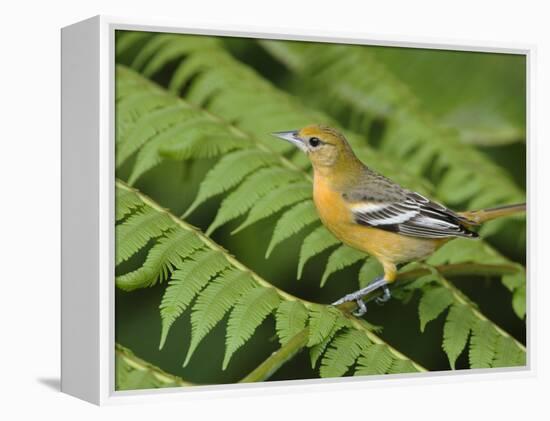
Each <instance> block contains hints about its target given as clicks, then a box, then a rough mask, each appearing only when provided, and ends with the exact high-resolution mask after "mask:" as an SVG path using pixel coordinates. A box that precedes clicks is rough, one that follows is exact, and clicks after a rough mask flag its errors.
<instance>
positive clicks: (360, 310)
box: [332, 277, 391, 317]
mask: <svg viewBox="0 0 550 421" xmlns="http://www.w3.org/2000/svg"><path fill="white" fill-rule="evenodd" d="M387 284H388V282H387V281H386V280H385V279H384V278H383V277H380V278H377V279H375V280H374V281H373V282H371V283H370V284H368V285H367V286H366V287H364V288H361V289H360V290H357V291H355V292H352V293H351V294H347V295H344V296H343V297H342V298H340V299H339V300H337V301H335V302H333V303H332V305H334V306H337V305H340V304H343V303H347V302H351V301H355V303H356V304H357V310H355V311H354V312H353V315H354V316H357V317H361V316H363V315H364V314H365V313H366V312H367V305H366V304H365V302H364V301H363V297H364V296H366V295H368V294H370V293H371V292H373V291H376V290H377V289H378V288H384V296H383V297H381V299H382V300H383V301H382V302H385V301H387V300H389V298H390V297H391V293H390V291H389V289H388V287H387Z"/></svg>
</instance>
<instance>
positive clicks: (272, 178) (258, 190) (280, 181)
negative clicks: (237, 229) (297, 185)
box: [206, 167, 298, 235]
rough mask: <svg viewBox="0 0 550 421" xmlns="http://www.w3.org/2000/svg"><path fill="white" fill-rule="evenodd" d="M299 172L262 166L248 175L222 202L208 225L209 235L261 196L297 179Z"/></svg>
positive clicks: (252, 204)
mask: <svg viewBox="0 0 550 421" xmlns="http://www.w3.org/2000/svg"><path fill="white" fill-rule="evenodd" d="M297 177H298V176H297V174H296V173H294V172H292V171H289V170H288V169H284V168H280V167H273V168H262V169H260V170H258V171H257V172H255V173H254V174H252V175H250V176H248V177H247V178H246V179H245V181H244V182H243V183H242V184H241V185H240V186H239V187H238V188H237V189H236V190H235V191H233V192H232V193H230V194H229V195H228V196H227V197H226V198H225V199H224V201H223V202H222V204H221V206H220V209H219V211H218V213H217V215H216V218H215V219H214V222H212V224H211V225H210V227H208V230H207V231H206V234H207V235H210V234H211V233H212V232H214V231H215V230H216V229H217V228H219V227H221V226H222V225H224V224H226V223H227V222H229V221H231V220H233V219H235V218H238V217H239V216H241V215H243V214H244V213H246V212H247V211H248V210H249V209H250V208H252V207H253V206H254V204H255V203H256V202H257V201H258V199H260V198H261V197H263V196H265V195H266V194H267V193H269V192H270V191H272V190H273V189H275V188H277V187H278V186H281V185H284V184H288V183H292V182H293V181H296V179H297Z"/></svg>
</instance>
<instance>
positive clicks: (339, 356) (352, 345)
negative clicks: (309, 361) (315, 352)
mask: <svg viewBox="0 0 550 421" xmlns="http://www.w3.org/2000/svg"><path fill="white" fill-rule="evenodd" d="M369 345H371V342H370V341H369V339H368V338H367V337H366V336H365V334H364V333H363V332H359V331H357V330H349V329H348V330H346V331H345V332H344V333H341V334H339V335H338V336H337V337H336V338H335V339H334V340H333V341H332V342H331V344H330V346H329V348H328V350H327V351H326V352H325V353H324V356H323V359H322V361H321V368H320V369H319V373H320V374H321V377H341V376H343V375H344V374H346V372H347V371H348V370H349V368H350V367H351V366H352V365H353V364H354V363H355V361H356V360H357V358H358V357H359V355H361V354H362V353H363V352H364V351H365V350H366V349H367V347H368V346H369Z"/></svg>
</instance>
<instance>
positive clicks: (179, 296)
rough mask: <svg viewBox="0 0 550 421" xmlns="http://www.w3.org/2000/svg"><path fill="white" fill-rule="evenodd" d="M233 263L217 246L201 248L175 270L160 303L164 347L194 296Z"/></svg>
mask: <svg viewBox="0 0 550 421" xmlns="http://www.w3.org/2000/svg"><path fill="white" fill-rule="evenodd" d="M227 267H229V262H228V261H227V259H226V257H225V255H224V254H223V253H221V252H219V251H217V250H201V251H198V252H197V253H195V254H194V255H193V256H192V258H190V259H187V260H185V261H184V262H183V263H182V264H181V265H180V266H179V267H178V270H176V271H175V272H174V273H173V274H172V279H171V280H170V282H169V284H168V287H167V288H166V291H165V293H164V296H163V297H162V302H161V304H160V316H161V319H162V332H161V337H160V345H159V349H162V347H163V346H164V343H165V341H166V337H167V336H168V332H169V331H170V328H171V327H172V324H173V323H174V322H175V321H176V319H177V318H178V317H179V316H180V315H181V314H182V313H183V312H184V311H185V310H186V309H187V307H188V306H189V304H190V303H191V300H193V298H195V296H196V295H197V294H198V293H199V291H200V290H201V289H203V288H204V286H205V285H206V284H207V283H208V281H210V279H212V278H213V277H214V276H216V275H217V274H218V273H219V272H221V271H223V270H224V269H226V268H227Z"/></svg>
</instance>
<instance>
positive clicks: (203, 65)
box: [115, 31, 526, 384]
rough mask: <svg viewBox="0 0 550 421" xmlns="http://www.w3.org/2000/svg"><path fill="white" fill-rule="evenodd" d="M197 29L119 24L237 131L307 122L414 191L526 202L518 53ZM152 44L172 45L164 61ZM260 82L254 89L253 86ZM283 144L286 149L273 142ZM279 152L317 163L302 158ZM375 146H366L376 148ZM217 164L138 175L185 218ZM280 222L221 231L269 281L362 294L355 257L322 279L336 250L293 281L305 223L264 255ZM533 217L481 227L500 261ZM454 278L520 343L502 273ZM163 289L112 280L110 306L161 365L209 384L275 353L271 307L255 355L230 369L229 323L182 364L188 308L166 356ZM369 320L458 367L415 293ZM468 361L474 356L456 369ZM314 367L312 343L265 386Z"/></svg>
mask: <svg viewBox="0 0 550 421" xmlns="http://www.w3.org/2000/svg"><path fill="white" fill-rule="evenodd" d="M129 34H132V36H128V35H129ZM179 37H181V38H185V36H179ZM188 38H189V39H196V38H201V41H200V43H198V44H197V45H199V46H200V48H199V49H195V50H193V49H190V48H182V49H181V50H177V49H174V50H173V51H172V52H171V53H170V51H169V52H166V51H167V50H168V48H165V47H166V44H164V45H163V42H162V41H159V40H160V39H161V36H160V35H159V34H153V33H128V32H121V31H118V33H117V45H116V47H117V57H116V61H117V63H118V64H120V65H124V66H128V67H131V68H134V69H135V70H137V71H139V72H141V73H142V74H143V75H144V76H145V77H147V78H149V79H150V80H152V81H154V82H155V83H158V84H159V86H161V87H163V88H164V89H169V90H171V92H173V93H174V95H178V96H180V97H182V98H183V99H185V100H187V101H189V102H191V103H193V104H196V105H197V106H200V107H201V108H203V109H206V110H209V111H210V112H212V113H213V114H215V115H217V116H219V117H221V118H222V119H224V120H226V121H228V122H230V123H231V124H233V125H235V126H236V127H239V128H240V129H242V130H243V131H245V132H252V133H254V134H255V135H257V136H259V137H263V138H264V139H265V142H277V140H275V139H271V138H270V137H269V135H268V134H269V133H270V132H273V131H280V130H290V129H295V128H298V127H299V126H300V125H305V124H309V123H324V124H329V125H336V126H337V127H339V128H341V129H342V130H345V131H347V132H349V133H350V136H352V137H353V138H354V139H356V142H357V143H363V144H364V145H365V146H366V147H368V148H370V149H369V150H372V151H373V152H372V154H373V155H372V157H373V160H372V161H369V160H368V159H364V161H365V163H366V164H367V165H369V166H372V167H373V168H375V169H377V170H379V171H380V172H382V173H384V174H385V175H387V176H390V177H392V178H394V177H398V181H399V182H400V183H401V184H403V185H404V186H405V187H410V188H414V189H417V188H418V185H417V184H414V185H411V184H409V180H412V179H414V180H415V183H420V185H421V187H422V188H423V189H424V190H423V192H424V193H426V194H428V195H430V196H431V197H433V198H434V199H436V200H439V201H441V202H444V203H445V204H447V205H449V206H452V207H453V208H455V209H457V210H461V209H466V208H481V207H484V206H490V205H496V204H504V203H512V202H518V201H523V200H524V199H525V192H526V144H525V132H526V121H525V114H526V112H525V110H526V80H525V78H526V62H525V56H523V55H515V54H495V53H479V52H459V51H445V50H435V49H431V50H428V49H413V48H397V47H371V46H351V45H337V44H322V43H303V42H290V41H273V40H257V39H245V38H231V37H188ZM166 42H167V41H166ZM201 43H202V44H204V45H202V46H201ZM155 46H156V48H155ZM162 48H164V50H162ZM144 51H145V52H147V51H149V53H147V54H145V53H144ZM156 51H164V52H165V53H164V55H163V56H161V57H159V55H155V52H156ZM155 58H156V59H157V64H155ZM193 60H195V61H194V62H193ZM184 61H187V62H188V65H189V67H188V68H192V69H194V74H193V76H192V77H190V78H188V79H186V82H185V83H184V84H181V85H178V84H177V83H175V82H174V80H175V79H177V77H175V75H177V74H178V73H177V72H178V69H179V68H180V67H179V66H180V64H181V63H182V62H184ZM194 63H196V64H194ZM242 75H245V76H246V77H244V76H242ZM252 80H254V83H252V82H251V81H252ZM176 82H177V81H176ZM256 84H257V85H256ZM254 90H256V92H257V96H256V97H254V95H252V96H245V94H246V93H247V92H249V93H250V92H252V93H253V92H254ZM266 92H268V93H266ZM268 96H269V99H266V97H268ZM347 132H346V134H347ZM273 147H274V148H275V149H277V148H283V146H281V145H279V144H274V146H273ZM280 151H281V153H284V154H286V155H287V156H289V158H290V159H292V160H293V161H294V162H296V163H297V164H298V165H300V166H303V167H304V168H308V167H307V163H306V162H305V161H304V160H303V157H300V156H295V155H291V154H293V152H292V151H287V150H283V149H280ZM369 153H370V152H369ZM369 156H371V155H369V154H368V153H367V154H366V158H368V157H369ZM380 156H381V157H384V160H382V159H379V157H380ZM374 157H376V159H374ZM215 162H216V159H212V160H210V159H201V160H192V161H184V162H176V161H168V160H165V161H162V162H161V163H160V165H158V166H156V167H154V168H152V169H151V170H149V171H147V172H145V173H144V174H143V175H141V176H140V177H139V178H138V179H136V180H135V182H134V185H135V187H136V188H138V189H139V190H140V191H142V192H144V193H146V194H147V195H149V196H150V197H152V198H153V199H154V200H155V201H157V202H158V203H160V204H161V205H162V206H164V207H166V208H168V209H170V210H171V211H172V212H173V213H174V214H175V215H181V214H182V213H183V212H184V211H185V209H186V208H187V207H188V206H189V205H190V204H191V202H192V201H193V199H194V198H195V195H196V193H197V190H198V188H199V185H200V183H201V181H202V180H203V178H204V176H205V174H206V173H207V172H208V170H209V169H210V168H212V165H213V164H214V163H215ZM396 168H397V170H395V169H396ZM386 170H388V171H390V173H388V172H387V171H386ZM392 171H395V173H393V172H392ZM131 174H132V160H129V161H128V162H127V163H125V165H123V166H121V167H119V168H117V174H116V175H117V177H118V178H120V179H122V180H125V181H127V180H129V179H130V177H131ZM418 180H420V181H418ZM411 183H412V182H411ZM219 203H220V198H214V199H211V200H209V201H208V202H207V203H206V204H204V205H202V206H201V207H200V208H199V210H198V211H196V212H194V213H192V214H191V216H189V217H188V218H186V220H187V221H188V222H190V223H191V224H193V225H195V226H197V227H200V228H201V229H202V230H205V229H206V228H207V227H208V226H209V225H210V223H211V222H212V220H213V219H214V216H215V214H216V211H217V209H218V207H219ZM278 216H280V214H278V215H274V216H273V217H270V218H267V219H264V220H262V221H260V222H259V223H256V224H254V225H252V226H250V227H249V228H247V229H244V230H243V231H240V232H239V233H238V234H235V235H231V231H232V230H233V229H234V228H235V227H237V226H238V225H239V223H240V222H242V220H237V221H234V222H232V223H229V224H227V225H225V226H223V227H221V228H220V229H219V230H217V231H215V232H214V234H213V235H212V238H213V239H214V240H215V241H216V242H217V243H219V244H221V245H223V246H224V247H225V248H226V249H228V250H230V251H231V253H232V254H234V255H235V256H236V257H237V258H238V260H240V261H241V262H243V263H244V264H245V265H247V266H248V267H250V268H251V269H253V270H254V271H255V272H257V273H258V274H260V275H261V276H262V277H263V278H265V279H267V280H269V281H270V282H271V283H273V284H274V285H276V286H277V287H279V288H281V289H283V290H285V291H288V292H290V293H291V294H293V295H296V296H299V297H303V298H305V299H308V300H312V301H316V302H320V303H329V302H332V301H334V299H336V298H339V297H341V296H342V295H344V294H346V293H348V292H350V291H353V290H355V289H357V282H358V281H357V279H358V269H359V266H360V265H359V264H355V265H351V266H348V267H346V268H345V269H343V270H340V271H338V272H336V273H334V274H332V275H331V277H330V278H329V280H328V282H327V283H326V285H325V286H324V287H323V288H320V286H319V282H320V279H321V277H322V275H323V272H324V270H325V265H326V261H327V257H328V256H329V255H330V252H331V251H332V250H327V251H325V252H324V253H322V254H321V255H319V256H316V257H314V258H313V259H312V260H311V261H310V262H309V263H308V264H307V265H306V266H305V269H304V274H303V276H302V278H301V279H300V280H297V279H296V278H297V277H296V266H297V262H298V255H299V251H300V246H301V243H302V241H303V239H304V238H305V236H306V235H307V234H308V232H309V231H308V230H305V231H303V232H301V233H300V234H298V235H296V236H293V237H291V238H290V239H289V240H286V241H285V242H284V243H283V245H281V246H279V247H277V248H276V249H275V250H274V252H273V253H272V254H271V256H270V257H269V258H268V259H266V258H265V249H266V248H267V244H268V242H269V238H270V237H271V235H272V232H273V228H274V224H275V222H276V221H277V217H278ZM525 227H526V225H525V218H523V217H519V218H512V219H508V220H506V221H505V223H503V222H502V221H497V222H495V223H492V224H489V225H487V227H486V228H484V230H483V231H482V235H483V237H484V238H485V239H486V240H487V241H488V242H489V243H490V244H491V245H492V246H493V247H494V248H495V249H496V250H497V251H498V252H499V253H501V254H502V255H503V256H505V257H506V258H508V259H510V260H511V261H513V262H516V263H518V264H521V265H525V262H526V229H525ZM146 252H147V250H143V251H142V252H141V253H139V254H138V255H137V256H134V257H133V258H132V259H131V260H130V261H128V262H126V263H124V264H123V265H121V267H120V268H118V271H119V272H120V273H125V272H127V271H129V270H131V269H133V268H135V267H138V266H139V265H140V263H141V262H142V261H143V259H144V257H145V255H146ZM451 280H453V281H454V283H455V285H456V286H457V287H459V288H460V289H461V290H462V291H463V292H464V293H465V294H466V295H467V296H468V297H470V298H471V299H472V300H473V301H474V302H475V303H477V304H478V306H479V308H480V309H481V311H482V312H483V313H484V314H485V315H486V316H487V317H489V318H490V319H491V320H492V321H493V322H495V323H496V324H497V325H499V326H501V327H502V328H504V329H505V330H506V331H507V332H509V333H510V334H511V335H512V336H514V337H515V338H516V339H518V340H519V341H520V342H522V343H525V320H523V319H520V318H519V317H518V316H517V315H516V314H515V313H514V311H513V308H512V306H511V294H510V291H509V290H508V289H507V288H506V287H505V286H504V285H503V284H502V283H501V282H500V280H499V279H492V278H476V277H460V278H459V279H451ZM164 289H165V284H161V285H156V286H155V287H152V288H146V289H142V290H137V291H134V292H123V291H119V290H117V292H116V303H115V309H116V341H117V342H119V343H121V344H122V345H124V346H126V347H128V348H130V349H132V350H133V352H134V353H135V354H136V355H138V356H139V357H141V358H143V359H145V360H147V361H149V362H150V363H152V364H155V365H157V366H158V367H160V368H162V369H163V370H165V371H167V372H169V373H172V374H175V375H178V376H181V377H182V378H184V379H186V380H188V381H191V382H196V383H201V384H204V383H231V382H235V381H238V380H239V379H241V378H242V377H243V376H244V375H245V374H246V373H248V372H249V371H251V370H252V369H253V368H255V367H256V366H257V365H258V364H259V363H261V362H262V361H263V360H264V359H265V358H266V357H267V356H268V355H269V354H270V353H271V352H273V351H274V350H276V349H277V348H278V347H279V343H278V341H277V338H276V336H275V334H274V332H275V329H274V320H273V318H271V317H268V318H267V319H266V320H265V322H264V323H263V324H262V326H261V327H260V328H259V329H258V330H257V331H256V333H255V334H254V336H253V337H252V339H251V341H250V343H248V344H247V348H248V350H249V352H237V353H236V354H235V356H234V358H233V360H232V362H231V364H230V365H229V367H228V368H227V370H225V371H222V369H221V365H222V359H223V349H224V346H225V345H224V341H225V325H226V323H225V322H223V321H222V323H220V324H219V325H218V326H217V327H216V328H215V329H214V331H213V332H212V333H211V334H210V335H208V336H207V337H206V338H205V339H204V341H203V343H202V344H201V345H200V348H199V352H197V353H196V354H195V355H194V357H193V359H192V360H191V363H190V364H189V365H188V366H187V367H185V368H183V367H182V361H183V357H184V355H185V352H186V350H187V348H188V346H189V342H190V331H191V329H190V327H191V325H190V320H189V315H190V312H189V311H187V312H185V313H184V315H183V317H181V318H180V319H178V320H177V321H176V323H175V324H174V326H173V328H172V331H171V333H170V335H169V336H168V340H167V343H166V346H165V347H164V348H163V350H161V351H159V349H158V342H159V337H160V327H161V321H160V314H159V310H158V306H159V304H160V301H161V298H162V294H163V292H164ZM226 318H227V316H226ZM366 319H367V320H368V321H369V322H371V323H373V324H375V325H379V326H382V327H383V330H382V331H381V333H380V336H381V337H382V338H383V339H384V340H386V341H387V342H388V343H389V344H391V345H392V346H394V347H395V348H396V349H398V350H400V351H401V352H402V353H404V354H405V355H407V356H409V357H411V358H412V359H413V360H415V361H417V362H418V363H420V364H421V365H423V366H425V367H426V368H428V369H430V370H448V369H449V362H448V359H447V356H446V355H445V353H444V352H443V350H442V348H441V341H442V330H443V322H444V320H443V318H442V317H439V318H438V319H437V320H435V321H433V322H431V323H430V324H428V326H427V327H426V329H425V331H424V332H423V333H420V331H419V320H418V297H413V299H412V300H410V301H408V302H407V303H404V302H402V301H399V300H396V299H394V300H391V301H390V302H388V303H386V304H385V305H384V306H371V307H370V308H369V312H368V314H367V316H366ZM250 349H253V350H254V352H250ZM467 367H468V356H467V353H466V352H464V353H463V354H462V355H461V356H460V357H459V360H458V362H457V368H467ZM312 377H318V374H317V373H316V371H315V370H313V369H312V368H311V365H310V362H309V355H308V353H307V352H306V351H302V352H301V353H300V354H298V355H297V356H296V357H295V358H294V359H293V360H291V361H290V362H289V363H287V364H286V365H284V366H283V367H282V368H281V369H280V370H278V371H277V372H276V373H275V375H274V376H273V377H272V378H271V379H270V380H271V381H273V380H285V379H301V378H312Z"/></svg>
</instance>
